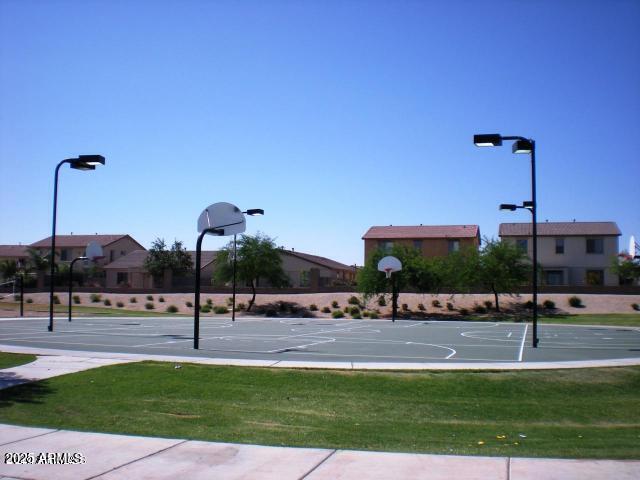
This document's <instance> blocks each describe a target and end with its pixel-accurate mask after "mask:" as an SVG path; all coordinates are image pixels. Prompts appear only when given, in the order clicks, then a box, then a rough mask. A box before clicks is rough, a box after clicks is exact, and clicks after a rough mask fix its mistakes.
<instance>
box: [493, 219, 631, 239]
mask: <svg viewBox="0 0 640 480" xmlns="http://www.w3.org/2000/svg"><path fill="white" fill-rule="evenodd" d="M537 233H538V235H539V236H541V237H557V236H567V237H570V236H585V235H615V236H618V235H621V233H620V229H619V228H618V225H616V223H615V222H544V223H538V232H537ZM498 235H500V236H501V237H530V236H531V223H501V224H500V229H499V233H498Z"/></svg>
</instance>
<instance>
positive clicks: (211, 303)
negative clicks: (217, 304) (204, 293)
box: [207, 298, 213, 307]
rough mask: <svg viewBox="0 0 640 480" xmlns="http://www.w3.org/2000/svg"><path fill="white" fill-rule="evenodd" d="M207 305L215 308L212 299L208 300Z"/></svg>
mask: <svg viewBox="0 0 640 480" xmlns="http://www.w3.org/2000/svg"><path fill="white" fill-rule="evenodd" d="M207 305H209V306H210V307H213V300H211V299H210V298H207Z"/></svg>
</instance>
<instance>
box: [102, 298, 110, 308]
mask: <svg viewBox="0 0 640 480" xmlns="http://www.w3.org/2000/svg"><path fill="white" fill-rule="evenodd" d="M102 303H104V306H105V307H110V306H111V300H109V299H108V298H105V299H104V302H102Z"/></svg>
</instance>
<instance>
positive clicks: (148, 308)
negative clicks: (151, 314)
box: [144, 302, 156, 310]
mask: <svg viewBox="0 0 640 480" xmlns="http://www.w3.org/2000/svg"><path fill="white" fill-rule="evenodd" d="M144 308H146V309H147V310H153V309H154V308H156V307H155V305H154V304H153V303H151V302H147V303H145V304H144Z"/></svg>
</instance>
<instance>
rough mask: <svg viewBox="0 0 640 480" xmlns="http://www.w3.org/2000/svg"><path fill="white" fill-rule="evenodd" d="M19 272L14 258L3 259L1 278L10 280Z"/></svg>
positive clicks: (0, 269)
mask: <svg viewBox="0 0 640 480" xmlns="http://www.w3.org/2000/svg"><path fill="white" fill-rule="evenodd" d="M17 273H18V266H17V264H16V262H15V261H13V260H3V261H2V262H0V278H2V279H4V280H8V279H10V278H13V277H15V276H16V274H17Z"/></svg>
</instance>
